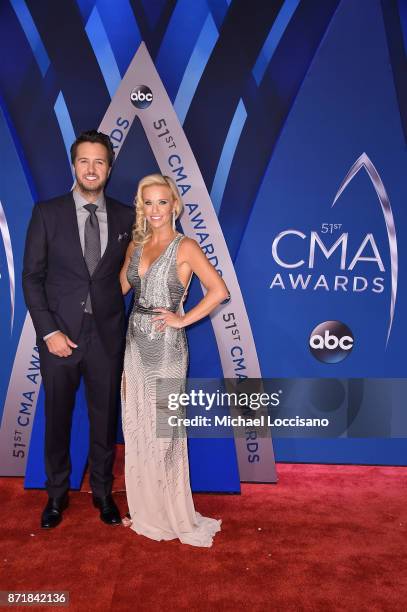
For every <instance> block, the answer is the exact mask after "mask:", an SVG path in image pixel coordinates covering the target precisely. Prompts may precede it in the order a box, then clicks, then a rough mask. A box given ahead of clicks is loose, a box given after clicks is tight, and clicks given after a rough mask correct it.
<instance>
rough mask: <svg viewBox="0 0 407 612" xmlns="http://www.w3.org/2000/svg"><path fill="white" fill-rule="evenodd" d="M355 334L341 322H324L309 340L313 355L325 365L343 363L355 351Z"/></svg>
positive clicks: (317, 327)
mask: <svg viewBox="0 0 407 612" xmlns="http://www.w3.org/2000/svg"><path fill="white" fill-rule="evenodd" d="M353 343H354V339H353V334H352V332H351V330H350V329H349V327H348V326H347V325H345V324H344V323H341V322H340V321H324V323H320V324H319V325H317V326H316V327H315V329H314V330H313V331H312V333H311V336H310V339H309V347H310V351H311V353H312V355H313V356H314V357H315V358H316V359H318V361H322V362H323V363H338V362H339V361H343V360H344V359H345V358H346V357H347V356H348V355H349V354H350V353H351V351H352V349H353Z"/></svg>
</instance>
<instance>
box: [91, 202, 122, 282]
mask: <svg viewBox="0 0 407 612" xmlns="http://www.w3.org/2000/svg"><path fill="white" fill-rule="evenodd" d="M109 200H110V198H108V197H106V196H105V202H106V215H107V245H106V249H105V252H104V253H103V255H102V257H101V258H100V260H99V263H98V265H97V266H96V268H95V270H94V272H93V275H92V276H94V275H95V274H97V272H98V271H99V269H100V267H101V266H102V265H103V262H104V261H105V260H109V251H110V250H111V248H112V246H113V244H114V240H115V236H117V231H116V220H115V217H114V214H113V210H112V208H113V207H112V205H111V203H110V201H109Z"/></svg>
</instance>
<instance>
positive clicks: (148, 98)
mask: <svg viewBox="0 0 407 612" xmlns="http://www.w3.org/2000/svg"><path fill="white" fill-rule="evenodd" d="M130 100H131V103H132V104H133V105H134V106H135V107H136V108H148V107H149V106H150V104H151V102H152V101H153V92H152V91H151V89H150V88H149V87H147V86H146V85H137V87H135V88H134V89H132V91H131V94H130Z"/></svg>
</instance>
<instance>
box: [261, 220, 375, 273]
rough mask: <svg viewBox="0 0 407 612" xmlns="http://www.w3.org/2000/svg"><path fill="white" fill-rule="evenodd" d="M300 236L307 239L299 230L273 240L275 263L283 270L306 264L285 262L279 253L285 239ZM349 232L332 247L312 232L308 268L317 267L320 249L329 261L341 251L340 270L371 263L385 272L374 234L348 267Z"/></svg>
mask: <svg viewBox="0 0 407 612" xmlns="http://www.w3.org/2000/svg"><path fill="white" fill-rule="evenodd" d="M289 236H290V237H293V236H298V237H299V238H301V239H302V240H305V239H306V237H307V236H306V234H303V232H299V231H298V230H294V229H289V230H285V231H284V232H280V233H279V234H278V235H277V236H276V237H275V238H274V240H273V245H272V254H273V259H274V261H275V262H276V263H277V264H278V265H279V266H281V267H282V268H299V267H300V266H303V265H304V264H305V260H304V259H300V260H299V261H292V262H288V261H284V260H283V259H282V257H281V256H280V254H279V252H278V247H279V244H280V242H281V240H282V239H283V238H287V237H289ZM348 237H349V234H348V232H344V233H343V234H341V235H340V236H339V238H338V239H337V240H336V241H335V242H334V244H333V245H332V246H331V247H327V246H326V245H325V244H324V242H323V241H322V238H321V237H320V236H319V235H318V234H317V232H315V231H312V232H311V235H310V241H309V249H308V268H310V269H312V268H314V265H315V250H316V248H317V247H318V250H319V251H320V252H321V253H322V254H323V255H324V257H325V258H326V259H329V258H330V257H331V255H332V254H333V253H334V252H335V251H336V250H337V249H339V250H340V265H339V268H340V270H346V269H348V270H353V269H354V267H355V266H356V264H357V263H358V262H359V261H371V262H375V263H376V264H377V266H378V268H379V270H380V271H381V272H384V271H385V269H384V265H383V261H382V258H381V256H380V253H379V249H378V248H377V244H376V241H375V239H374V236H373V234H371V233H369V234H366V236H365V237H364V239H363V240H362V242H361V244H360V246H359V248H358V249H357V251H356V253H355V254H354V256H353V258H352V260H351V261H350V263H349V264H348V265H346V260H347V250H348ZM368 245H370V248H371V255H370V256H367V255H365V254H364V251H365V249H367V248H368Z"/></svg>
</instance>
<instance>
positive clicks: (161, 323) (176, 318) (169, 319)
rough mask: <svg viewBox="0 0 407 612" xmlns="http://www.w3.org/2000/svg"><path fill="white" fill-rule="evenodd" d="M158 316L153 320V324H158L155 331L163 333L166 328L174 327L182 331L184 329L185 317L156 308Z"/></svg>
mask: <svg viewBox="0 0 407 612" xmlns="http://www.w3.org/2000/svg"><path fill="white" fill-rule="evenodd" d="M154 310H156V311H157V313H160V314H158V315H157V316H156V317H154V318H152V319H151V322H152V323H155V322H157V324H156V326H155V329H156V330H157V331H163V330H164V329H165V328H166V327H174V328H175V329H181V328H182V327H184V317H181V316H180V315H178V314H176V313H175V312H171V310H166V309H165V308H155V309H154Z"/></svg>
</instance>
